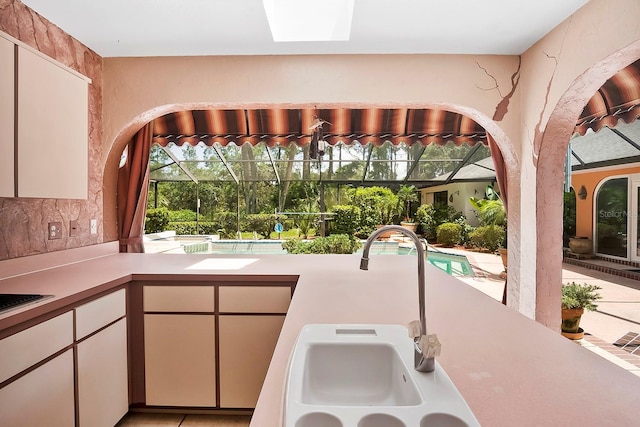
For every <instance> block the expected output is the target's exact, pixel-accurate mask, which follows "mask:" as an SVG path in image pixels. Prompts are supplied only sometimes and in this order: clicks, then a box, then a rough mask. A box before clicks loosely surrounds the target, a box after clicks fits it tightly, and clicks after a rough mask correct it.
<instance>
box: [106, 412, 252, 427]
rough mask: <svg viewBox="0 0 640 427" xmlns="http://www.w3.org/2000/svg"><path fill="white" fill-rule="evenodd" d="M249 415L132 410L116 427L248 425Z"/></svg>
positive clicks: (240, 426) (222, 426) (216, 426)
mask: <svg viewBox="0 0 640 427" xmlns="http://www.w3.org/2000/svg"><path fill="white" fill-rule="evenodd" d="M250 421H251V417H250V416H248V415H195V414H193V415H192V414H190V415H184V414H151V413H146V412H130V413H129V414H127V415H126V416H125V417H124V418H123V419H122V420H121V421H120V422H119V423H118V424H117V426H116V427H248V426H249V422H250Z"/></svg>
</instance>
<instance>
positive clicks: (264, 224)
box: [243, 213, 278, 239]
mask: <svg viewBox="0 0 640 427" xmlns="http://www.w3.org/2000/svg"><path fill="white" fill-rule="evenodd" d="M276 222H278V216H276V215H274V214H265V213H261V214H249V215H247V216H246V218H245V220H244V224H243V228H244V229H245V231H251V232H256V233H258V234H259V235H260V236H262V237H264V238H265V239H268V238H269V237H270V236H271V232H272V231H273V229H274V227H275V226H276Z"/></svg>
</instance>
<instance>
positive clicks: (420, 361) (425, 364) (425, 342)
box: [360, 225, 440, 372]
mask: <svg viewBox="0 0 640 427" xmlns="http://www.w3.org/2000/svg"><path fill="white" fill-rule="evenodd" d="M387 231H397V232H399V233H401V234H404V235H405V236H407V237H409V238H410V239H411V240H413V242H414V243H415V245H416V251H417V252H418V306H419V310H420V321H419V324H416V323H418V322H411V324H410V325H409V335H410V336H411V338H413V343H414V346H413V348H414V367H415V369H416V371H419V372H433V370H434V369H435V356H438V355H439V354H440V343H439V342H438V338H437V337H436V336H435V335H427V322H426V319H425V286H426V282H425V276H424V259H425V250H424V248H423V246H422V242H421V241H420V239H418V236H416V234H415V233H414V232H413V231H411V230H408V229H407V228H405V227H401V226H399V225H386V226H384V227H381V228H379V229H377V230H376V231H374V232H373V233H371V235H370V236H369V238H368V239H367V241H366V242H365V244H364V248H363V250H362V259H361V260H360V270H368V269H369V250H370V249H371V245H372V244H373V242H375V240H376V239H377V238H378V236H379V235H380V234H382V233H384V232H387Z"/></svg>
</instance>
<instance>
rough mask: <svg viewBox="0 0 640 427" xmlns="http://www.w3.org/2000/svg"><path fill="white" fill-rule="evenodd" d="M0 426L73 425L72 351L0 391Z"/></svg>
mask: <svg viewBox="0 0 640 427" xmlns="http://www.w3.org/2000/svg"><path fill="white" fill-rule="evenodd" d="M0 424H1V425H3V426H20V427H42V426H47V427H69V426H73V425H74V424H75V402H74V392H73V350H71V349H69V350H67V351H66V352H64V353H62V354H61V355H60V356H58V357H56V358H54V359H52V360H50V361H49V362H47V363H45V364H44V365H42V366H40V367H38V368H36V369H34V370H33V371H31V372H29V373H28V374H26V375H25V376H23V377H21V378H19V379H17V380H16V381H14V382H12V383H11V384H9V385H7V386H6V387H4V388H2V389H0Z"/></svg>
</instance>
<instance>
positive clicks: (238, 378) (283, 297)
mask: <svg viewBox="0 0 640 427" xmlns="http://www.w3.org/2000/svg"><path fill="white" fill-rule="evenodd" d="M219 295H220V332H219V333H220V337H219V345H220V406H221V407H223V408H255V406H256V402H257V401H258V396H259V394H260V390H261V388H262V383H263V382H264V378H265V376H266V374H267V370H268V369H269V364H270V362H271V357H272V356H273V351H274V349H275V347H276V343H277V342H278V336H279V335H280V330H281V329H282V324H283V323H284V315H285V314H286V312H287V309H288V308H289V303H290V302H291V287H290V286H220V290H219ZM244 313H246V314H244Z"/></svg>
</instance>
